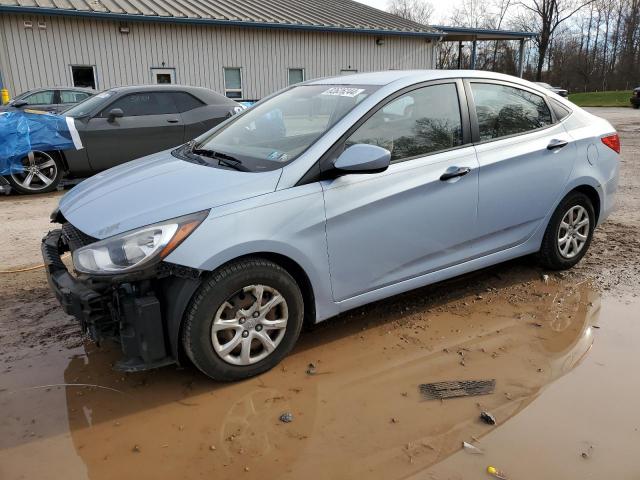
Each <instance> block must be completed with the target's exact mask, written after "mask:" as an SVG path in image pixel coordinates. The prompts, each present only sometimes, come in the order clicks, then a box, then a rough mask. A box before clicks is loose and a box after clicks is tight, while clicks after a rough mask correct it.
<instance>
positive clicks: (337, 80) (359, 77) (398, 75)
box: [305, 70, 520, 86]
mask: <svg viewBox="0 0 640 480" xmlns="http://www.w3.org/2000/svg"><path fill="white" fill-rule="evenodd" d="M447 78H488V79H495V80H506V81H511V82H512V81H513V80H514V79H516V80H520V79H517V78H516V77H513V76H511V75H505V74H502V73H495V72H485V71H481V70H387V71H384V72H370V73H354V74H351V75H342V76H336V77H326V78H320V79H316V80H311V81H309V82H305V83H306V84H307V85H379V86H382V85H389V84H391V83H394V82H396V81H400V80H403V81H405V82H407V81H411V80H414V81H415V82H416V83H417V82H428V81H431V80H442V79H447Z"/></svg>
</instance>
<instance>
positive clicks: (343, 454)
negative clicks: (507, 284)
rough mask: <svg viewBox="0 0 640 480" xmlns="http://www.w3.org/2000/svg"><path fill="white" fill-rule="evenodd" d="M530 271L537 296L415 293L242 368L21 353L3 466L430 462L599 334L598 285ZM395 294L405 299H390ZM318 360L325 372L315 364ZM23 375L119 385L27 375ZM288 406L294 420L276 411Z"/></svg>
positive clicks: (140, 474) (108, 473)
mask: <svg viewBox="0 0 640 480" xmlns="http://www.w3.org/2000/svg"><path fill="white" fill-rule="evenodd" d="M529 283H530V284H531V285H529V286H528V287H525V288H532V289H533V288H535V291H536V294H535V295H533V296H526V297H525V296H519V294H518V292H517V291H515V292H514V291H511V290H510V289H505V290H504V291H494V292H493V293H488V294H486V295H485V297H486V298H481V296H478V297H479V298H478V297H476V296H475V295H474V296H472V297H471V298H462V299H459V300H457V301H455V302H452V304H451V305H445V307H446V308H433V309H430V310H429V311H426V312H425V308H417V309H416V308H414V306H413V305H412V304H411V300H412V299H413V300H415V297H409V300H410V301H409V302H402V301H397V302H396V303H395V304H393V302H391V303H392V304H391V307H389V305H387V306H386V310H383V309H381V308H380V306H379V304H377V305H374V306H372V307H367V308H365V309H360V310H358V311H357V312H355V313H354V314H352V315H351V317H353V318H342V319H338V320H336V321H333V322H330V323H329V324H327V325H325V326H322V327H320V328H317V329H316V330H315V331H314V332H313V333H308V334H306V335H304V336H303V338H302V341H301V345H300V346H299V347H298V348H297V349H296V350H295V351H294V353H293V354H292V355H290V356H289V357H288V358H286V359H285V360H284V362H283V363H282V364H281V365H280V366H278V367H276V369H274V370H272V371H271V372H269V373H267V374H264V375H262V376H261V377H259V378H255V379H251V380H247V381H245V382H241V383H236V384H218V383H214V382H212V381H209V380H208V379H206V378H205V377H203V376H202V375H200V374H199V373H198V372H196V371H195V370H193V369H190V368H186V369H182V370H176V369H174V368H165V369H161V370H158V371H152V372H147V373H141V374H128V375H122V374H119V373H115V372H113V371H112V370H111V362H113V361H114V360H115V359H117V352H110V351H109V350H108V349H104V348H103V349H97V348H96V347H94V346H92V345H87V346H86V352H85V350H84V348H80V349H78V350H77V351H78V354H76V355H74V356H72V357H71V358H70V359H67V358H66V356H64V355H63V354H55V355H54V354H51V355H50V356H49V357H47V358H38V359H35V360H32V362H33V363H34V365H35V364H36V363H37V364H38V365H40V364H46V366H45V367H43V368H42V369H40V370H39V373H38V374H35V375H34V374H33V372H32V371H31V370H32V368H33V367H32V368H31V369H30V368H29V367H27V366H26V364H25V365H16V366H15V367H14V370H13V372H12V373H11V374H10V375H8V376H7V378H6V379H5V378H4V377H3V383H4V385H2V387H3V388H5V389H6V391H4V392H2V391H0V407H1V408H2V409H3V411H5V412H10V413H9V415H8V416H7V417H5V418H4V419H3V420H2V422H1V423H0V448H1V449H2V450H1V451H0V477H2V478H3V479H4V478H7V479H13V478H21V475H23V478H40V479H44V478H63V476H62V473H64V475H65V476H66V477H65V478H90V479H93V480H95V479H113V478H131V477H132V473H135V478H139V479H143V478H154V479H157V478H171V477H175V478H200V477H201V476H203V477H207V478H227V477H231V476H232V475H236V474H242V475H244V476H245V477H246V478H254V477H255V478H258V477H261V478H291V479H298V478H303V477H304V476H306V477H308V478H331V479H335V478H363V477H364V476H365V475H366V476H367V478H385V479H389V478H402V477H405V476H407V475H410V474H412V473H417V472H419V471H421V470H423V469H425V468H426V467H428V466H430V465H432V464H434V463H436V462H438V461H441V460H443V459H445V458H447V457H448V456H450V455H451V454H452V453H454V452H455V451H457V450H459V449H460V445H461V442H462V441H463V440H469V439H471V438H474V437H475V438H477V439H481V438H482V437H483V436H485V435H486V434H487V433H489V432H490V431H492V430H493V429H494V428H496V427H490V426H488V425H485V424H483V423H481V422H479V421H478V414H479V411H480V409H487V410H489V411H491V412H492V413H493V414H494V415H495V416H496V417H497V418H498V425H497V427H500V425H502V424H504V423H505V422H506V421H507V420H508V419H509V418H511V417H513V416H514V415H516V414H517V413H518V412H520V411H521V410H522V409H524V408H525V407H526V406H527V405H529V404H530V403H531V402H532V401H533V400H534V399H535V398H536V396H537V395H538V394H539V393H540V391H541V389H542V388H543V387H544V386H545V385H547V384H549V383H551V382H553V381H554V380H555V379H557V378H559V377H561V376H562V375H564V374H565V373H567V372H568V371H569V370H571V369H572V368H574V367H575V366H576V365H577V364H578V363H579V362H580V360H581V359H582V358H583V357H584V355H585V353H586V352H587V351H588V350H589V348H590V346H591V344H592V341H593V339H592V336H593V331H592V326H593V325H594V324H597V321H598V314H599V305H600V301H599V297H598V296H597V295H596V294H595V293H594V292H592V291H591V290H590V289H589V288H588V287H587V286H585V285H582V286H579V287H577V288H573V287H566V286H560V287H559V286H558V285H555V286H547V285H545V284H543V283H542V282H529ZM523 298H524V299H525V301H524V302H521V300H522V299H523ZM405 304H408V305H409V307H408V308H407V309H405ZM396 305H397V306H399V308H402V310H403V311H402V313H400V314H398V313H397V310H396V313H391V312H390V310H391V309H392V308H393V307H395V306H396ZM67 355H68V353H67ZM310 362H314V363H315V364H316V370H317V373H316V374H315V375H308V374H307V373H306V370H307V365H308V364H309V363H310ZM61 366H62V367H61ZM38 368H39V367H38ZM62 370H64V372H63V373H62V376H63V377H64V378H57V377H56V376H58V377H59V376H60V375H61V372H62ZM489 378H495V379H496V391H495V393H494V394H492V395H488V396H482V397H475V398H459V399H450V400H446V401H444V402H440V401H424V400H422V399H421V398H420V396H419V393H418V389H417V386H418V384H420V383H425V382H436V381H443V380H459V379H489ZM5 380H6V381H5ZM25 382H28V385H35V384H36V383H35V382H39V383H37V384H52V383H68V384H70V383H82V384H93V385H100V386H104V387H108V388H111V389H113V390H106V389H104V388H96V387H52V388H48V389H29V390H24V389H21V388H24V387H25V386H27V385H26V384H25ZM284 412H290V413H291V414H292V415H293V421H292V422H291V423H282V422H281V421H280V420H279V417H280V415H281V414H282V413H284ZM51 452H57V453H55V454H53V453H51ZM27 458H31V460H29V461H28V462H26V461H25V460H26V459H27ZM43 459H46V463H44V462H43ZM19 462H23V463H19ZM53 472H55V474H53Z"/></svg>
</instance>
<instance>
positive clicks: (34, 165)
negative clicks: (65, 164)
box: [6, 151, 62, 193]
mask: <svg viewBox="0 0 640 480" xmlns="http://www.w3.org/2000/svg"><path fill="white" fill-rule="evenodd" d="M20 162H21V163H22V166H23V167H24V170H23V171H22V172H19V173H12V174H11V175H9V176H7V177H6V179H7V181H8V182H9V183H10V184H11V188H13V189H14V190H15V191H16V192H18V193H45V192H51V191H53V190H55V189H56V188H57V187H58V184H59V183H60V180H62V165H61V162H60V157H59V156H58V155H57V154H55V153H47V152H40V151H33V152H29V154H28V155H27V156H26V157H24V158H22V159H21V160H20Z"/></svg>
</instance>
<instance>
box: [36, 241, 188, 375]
mask: <svg viewBox="0 0 640 480" xmlns="http://www.w3.org/2000/svg"><path fill="white" fill-rule="evenodd" d="M41 249H42V257H43V259H44V264H45V269H46V273H47V280H48V282H49V285H50V287H51V289H52V290H53V292H54V294H55V296H56V298H57V299H58V301H59V302H60V304H61V305H62V308H63V309H64V311H65V312H66V313H68V314H69V315H73V316H74V317H76V319H78V321H79V322H80V325H81V326H82V329H83V331H84V332H86V333H87V334H88V336H89V337H90V338H91V339H92V340H94V341H96V342H99V341H101V340H104V339H114V340H116V341H118V342H119V343H120V344H121V346H122V352H123V354H124V358H123V359H122V360H120V361H119V362H117V363H116V365H115V368H116V369H118V370H123V371H140V370H147V369H150V368H156V367H160V366H164V365H168V364H171V363H176V362H177V361H178V352H177V337H178V335H179V325H180V322H181V318H182V313H183V311H184V308H185V307H186V304H187V301H188V299H187V300H185V299H179V300H181V301H180V303H179V305H178V306H176V299H175V298H166V297H167V296H168V295H167V293H168V292H170V291H171V290H172V289H173V287H174V285H173V284H174V283H176V282H179V283H185V282H186V283H187V285H188V286H189V288H187V289H186V290H187V294H191V293H193V291H195V288H196V287H197V285H199V280H197V279H194V278H192V279H187V280H181V279H178V278H172V276H171V273H170V271H169V270H167V269H166V268H165V269H161V268H158V267H156V268H154V269H153V270H150V271H145V272H136V273H134V274H131V275H119V276H105V277H90V276H86V277H85V276H78V277H76V276H73V275H71V274H70V273H69V271H68V270H67V267H66V266H65V264H64V263H63V262H62V259H61V254H63V253H64V252H65V251H68V246H67V245H66V244H65V241H64V237H63V235H62V231H61V230H53V231H51V232H49V233H48V234H47V235H46V236H45V237H44V238H43V239H42V246H41ZM189 280H191V281H190V282H189ZM177 288H178V290H179V291H182V290H185V288H180V285H178V286H177ZM173 317H175V318H173Z"/></svg>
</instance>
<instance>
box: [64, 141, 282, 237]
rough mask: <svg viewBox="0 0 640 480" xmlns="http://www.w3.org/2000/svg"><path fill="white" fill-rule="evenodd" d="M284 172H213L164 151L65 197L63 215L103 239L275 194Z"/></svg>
mask: <svg viewBox="0 0 640 480" xmlns="http://www.w3.org/2000/svg"><path fill="white" fill-rule="evenodd" d="M281 173H282V170H272V171H269V172H260V173H252V172H239V171H236V170H227V169H222V168H214V167H209V166H206V165H199V164H195V163H191V162H188V161H185V160H180V159H179V158H176V157H174V156H173V155H171V153H170V152H168V151H166V152H160V153H156V154H154V155H150V156H148V157H144V158H141V159H139V160H134V161H132V162H128V163H125V164H122V165H119V166H117V167H115V168H112V169H109V170H106V171H104V172H102V173H99V174H97V175H94V176H93V177H91V178H89V179H87V180H85V181H83V182H82V183H80V184H79V185H77V186H76V187H74V188H73V189H72V190H71V191H70V192H69V193H67V194H66V195H65V196H64V197H63V198H62V200H61V201H60V212H61V213H62V214H63V215H64V217H65V219H66V220H67V221H68V222H70V223H71V224H72V225H73V226H75V227H76V228H77V229H79V230H80V231H82V232H84V233H86V234H87V235H90V236H92V237H94V238H98V239H103V238H106V237H110V236H112V235H117V234H119V233H122V232H126V231H128V230H132V229H134V228H138V227H142V226H144V225H149V224H152V223H156V222H160V221H163V220H167V219H170V218H174V217H179V216H181V215H187V214H189V213H194V212H198V211H201V210H206V209H209V208H213V207H217V206H220V205H224V204H228V203H233V202H237V201H239V200H244V199H246V198H250V197H255V196H257V195H264V194H266V193H270V192H273V191H275V189H276V186H277V184H278V180H279V178H280V175H281Z"/></svg>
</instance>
